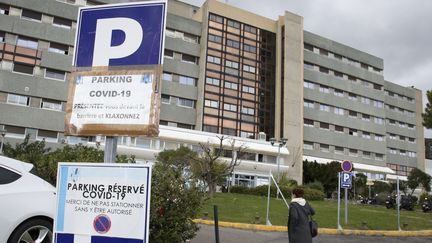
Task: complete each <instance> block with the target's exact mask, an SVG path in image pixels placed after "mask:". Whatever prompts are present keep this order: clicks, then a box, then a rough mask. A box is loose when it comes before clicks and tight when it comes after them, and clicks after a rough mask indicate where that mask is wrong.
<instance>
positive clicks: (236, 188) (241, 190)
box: [230, 186, 250, 194]
mask: <svg viewBox="0 0 432 243" xmlns="http://www.w3.org/2000/svg"><path fill="white" fill-rule="evenodd" d="M230 192H231V193H239V194H250V192H249V188H248V187H245V186H231V188H230Z"/></svg>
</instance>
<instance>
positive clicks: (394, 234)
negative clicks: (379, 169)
mask: <svg viewBox="0 0 432 243" xmlns="http://www.w3.org/2000/svg"><path fill="white" fill-rule="evenodd" d="M193 221H194V222H195V223H197V224H205V225H214V221H213V220H204V219H195V220H193ZM219 226H221V227H227V228H235V229H245V230H256V231H268V232H287V227H286V226H277V225H275V226H268V225H263V224H243V223H232V222H224V221H219ZM318 233H319V234H323V235H365V236H389V237H430V236H432V230H416V231H398V230H350V229H346V230H337V229H329V228H319V229H318Z"/></svg>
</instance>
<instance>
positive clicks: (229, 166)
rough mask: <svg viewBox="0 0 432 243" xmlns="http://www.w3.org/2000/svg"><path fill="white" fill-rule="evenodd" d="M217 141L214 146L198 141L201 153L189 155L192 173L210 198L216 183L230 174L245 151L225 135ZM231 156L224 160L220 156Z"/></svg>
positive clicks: (222, 180) (243, 147)
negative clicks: (204, 187)
mask: <svg viewBox="0 0 432 243" xmlns="http://www.w3.org/2000/svg"><path fill="white" fill-rule="evenodd" d="M217 138H218V139H219V141H218V142H219V143H218V145H217V146H216V147H214V146H212V145H211V144H210V142H207V143H199V146H200V148H201V151H202V153H201V154H199V155H198V156H193V157H191V171H192V173H193V174H194V175H195V176H196V177H197V178H199V179H201V180H202V182H204V183H205V186H207V188H208V191H207V193H208V196H209V197H210V198H211V197H213V194H214V193H215V192H216V186H217V184H220V183H223V182H224V180H225V179H226V177H227V176H229V175H231V174H232V173H233V171H234V168H235V167H236V166H238V165H240V158H241V157H242V156H243V155H244V154H245V153H246V150H247V148H246V147H245V146H244V145H239V146H237V145H236V141H235V140H234V139H231V138H228V137H226V136H221V137H217ZM228 156H229V157H231V158H230V159H229V160H228V161H226V160H225V161H224V160H222V159H221V157H228Z"/></svg>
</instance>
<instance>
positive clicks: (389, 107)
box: [0, 0, 425, 186]
mask: <svg viewBox="0 0 432 243" xmlns="http://www.w3.org/2000/svg"><path fill="white" fill-rule="evenodd" d="M116 2H120V1H116V0H103V1H102V0H100V1H90V0H36V1H27V0H0V113H1V114H2V115H0V129H1V128H3V129H4V130H6V140H7V141H8V142H11V143H15V142H18V141H20V140H22V139H23V138H24V137H25V136H26V135H30V137H31V139H39V140H40V139H45V141H47V142H48V143H49V145H50V146H53V147H58V146H61V144H62V143H69V144H74V143H80V142H81V143H88V144H90V145H92V144H94V143H95V142H96V141H97V142H102V143H103V136H98V137H66V136H65V135H64V134H63V131H64V129H63V124H64V123H63V122H64V116H65V103H66V99H67V87H68V85H67V81H68V75H69V71H70V70H71V64H72V55H73V50H74V47H73V45H74V38H75V31H76V16H77V11H78V7H80V6H89V5H99V4H106V3H116ZM383 69H384V64H383V60H382V59H380V58H378V57H375V56H373V55H370V54H368V53H364V52H362V51H359V50H356V49H355V48H352V47H349V46H346V45H343V44H340V43H337V42H335V41H332V40H329V39H327V38H324V37H321V36H319V35H316V34H314V33H310V32H308V31H305V30H304V29H303V17H301V16H298V15H295V14H293V13H290V12H285V14H284V15H283V16H280V17H279V18H278V19H277V20H272V19H268V18H265V17H262V16H259V15H257V14H254V13H251V12H247V11H245V10H242V9H238V8H235V7H232V6H230V5H227V4H224V3H220V2H218V1H215V0H208V1H207V2H205V3H204V4H203V5H202V6H199V7H197V6H192V5H189V4H186V3H183V2H180V1H176V0H170V1H169V4H168V15H167V29H166V41H165V53H164V67H163V70H164V71H163V80H162V95H161V114H160V124H161V133H160V137H159V138H152V139H150V138H143V137H121V138H119V152H121V153H126V154H134V155H135V156H136V157H137V159H138V160H139V161H152V160H154V154H155V153H157V152H159V151H161V150H163V149H173V148H176V147H178V146H180V145H187V146H191V148H195V147H196V145H197V144H198V143H199V142H204V141H206V140H208V141H210V140H212V141H213V140H214V139H215V138H216V136H217V134H224V135H226V136H230V137H231V138H234V139H235V140H236V141H241V142H242V143H243V144H245V145H246V146H247V147H248V148H249V151H248V153H249V154H248V155H247V158H245V159H243V162H242V164H241V165H240V166H239V167H238V168H236V171H235V173H234V175H233V177H232V179H231V181H232V182H233V183H235V184H245V185H248V186H256V185H260V184H265V183H266V182H268V174H269V171H270V170H271V171H273V172H275V171H280V172H282V171H283V172H286V173H287V174H288V176H289V177H290V178H293V179H296V180H298V181H300V182H301V180H302V161H303V160H304V159H308V160H312V161H313V160H316V161H317V162H323V163H324V162H329V161H334V160H336V161H342V160H347V159H348V160H351V161H353V162H354V166H355V168H356V169H357V170H358V171H362V172H364V173H367V175H368V176H369V178H371V179H383V180H384V179H391V178H392V176H394V174H395V173H396V174H398V175H401V176H407V175H408V174H409V171H410V170H411V168H414V167H418V168H420V169H423V170H424V168H425V160H424V155H425V149H424V148H425V146H424V138H423V126H422V124H421V112H422V100H421V91H420V90H417V89H415V88H413V87H402V86H399V85H397V84H394V83H392V82H389V81H386V80H385V78H384V76H383ZM269 138H277V139H281V138H286V139H288V141H287V144H286V147H285V146H284V147H283V148H282V150H278V148H277V147H275V146H272V144H271V143H270V142H268V140H269ZM288 151H289V152H288ZM227 156H228V157H229V156H233V155H232V153H229V151H228V153H227ZM266 178H267V179H266Z"/></svg>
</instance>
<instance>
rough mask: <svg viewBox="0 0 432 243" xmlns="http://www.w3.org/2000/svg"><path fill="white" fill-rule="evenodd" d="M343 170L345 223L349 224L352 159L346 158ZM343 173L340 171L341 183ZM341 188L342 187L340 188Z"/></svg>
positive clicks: (342, 165)
mask: <svg viewBox="0 0 432 243" xmlns="http://www.w3.org/2000/svg"><path fill="white" fill-rule="evenodd" d="M341 167H342V170H343V171H344V172H342V185H341V186H342V188H345V224H348V189H351V187H352V178H353V177H352V174H351V170H352V169H353V165H352V163H351V161H349V160H345V161H344V162H342V164H341ZM340 177H341V174H340V173H339V184H340V183H341V182H340V181H341V178H340ZM339 190H340V189H339Z"/></svg>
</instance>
